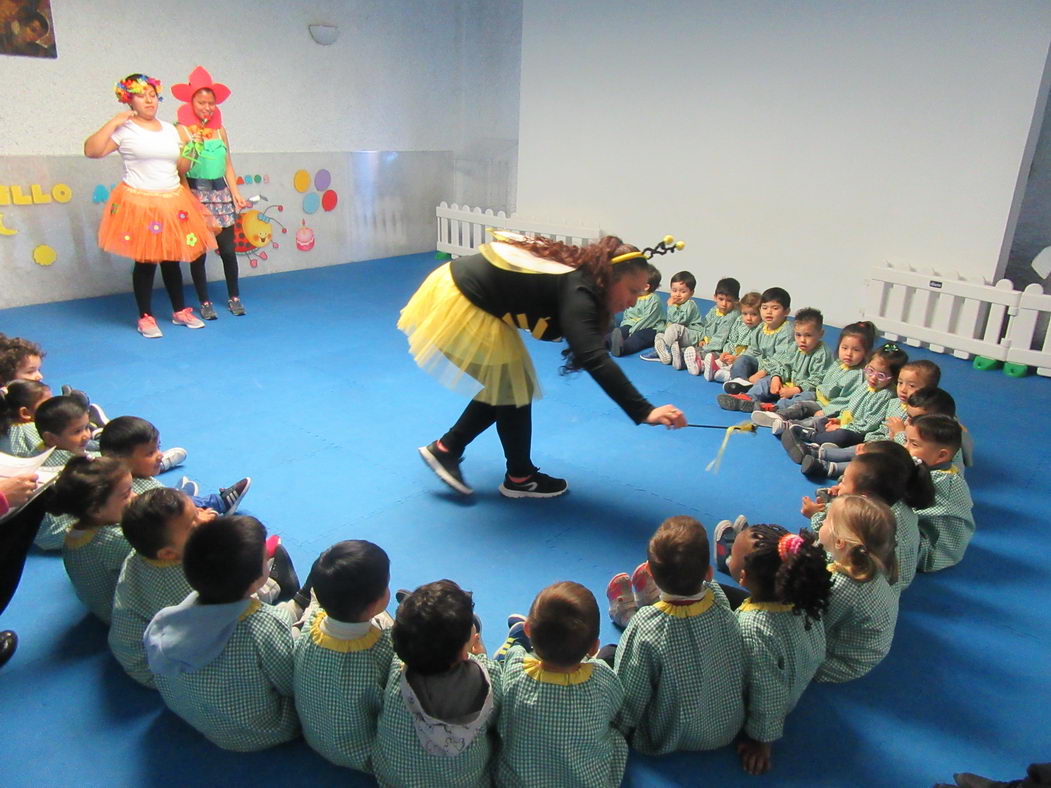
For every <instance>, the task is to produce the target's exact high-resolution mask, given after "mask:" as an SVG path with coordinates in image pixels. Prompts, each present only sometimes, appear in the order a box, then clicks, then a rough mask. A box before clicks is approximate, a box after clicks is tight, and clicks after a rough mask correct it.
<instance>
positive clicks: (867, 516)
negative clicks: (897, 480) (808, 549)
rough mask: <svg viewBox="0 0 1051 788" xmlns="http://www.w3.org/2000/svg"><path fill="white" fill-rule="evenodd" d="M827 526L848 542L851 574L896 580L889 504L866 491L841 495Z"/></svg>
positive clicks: (865, 578)
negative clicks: (871, 496)
mask: <svg viewBox="0 0 1051 788" xmlns="http://www.w3.org/2000/svg"><path fill="white" fill-rule="evenodd" d="M863 456H864V455H863ZM825 526H826V527H831V528H832V533H833V536H834V537H835V538H836V539H839V540H842V541H844V542H846V543H847V544H848V545H849V549H848V550H847V553H846V556H845V564H846V568H847V570H848V571H849V572H850V576H851V577H852V578H854V579H855V580H857V581H859V582H862V583H864V582H867V581H869V580H872V579H873V578H874V577H876V576H877V575H878V574H884V575H886V576H887V582H889V583H892V584H893V583H895V582H897V580H898V561H897V557H896V556H895V550H894V548H895V534H896V532H897V521H896V520H895V518H894V512H892V511H891V510H890V507H889V506H887V504H885V503H884V502H883V501H880V500H878V499H876V498H866V497H865V496H863V495H840V496H838V497H837V498H836V500H834V501H833V502H832V503H831V504H829V507H828V514H827V515H826V517H825Z"/></svg>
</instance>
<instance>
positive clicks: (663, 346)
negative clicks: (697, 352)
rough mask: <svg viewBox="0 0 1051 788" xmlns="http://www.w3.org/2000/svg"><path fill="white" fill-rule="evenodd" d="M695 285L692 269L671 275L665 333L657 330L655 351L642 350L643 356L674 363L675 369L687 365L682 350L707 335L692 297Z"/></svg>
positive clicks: (654, 342)
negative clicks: (644, 351)
mask: <svg viewBox="0 0 1051 788" xmlns="http://www.w3.org/2000/svg"><path fill="white" fill-rule="evenodd" d="M696 289H697V279H696V278H695V277H694V275H693V274H691V273H690V272H689V271H679V272H678V273H677V274H675V276H673V277H672V278H671V292H670V293H669V294H668V316H667V324H666V325H665V327H664V333H663V334H661V333H658V334H657V336H656V337H655V338H654V340H653V353H646V354H643V355H642V356H641V357H640V358H642V359H644V360H645V361H660V362H661V363H662V364H671V365H672V367H674V368H675V369H685V364H684V363H683V355H682V353H683V351H684V350H685V349H686V348H688V347H690V346H691V345H696V344H697V342H698V341H700V339H701V337H702V336H704V323H703V322H702V320H701V310H700V308H699V307H698V306H697V302H696V301H694V300H693V291H694V290H696ZM654 354H656V356H655V357H654Z"/></svg>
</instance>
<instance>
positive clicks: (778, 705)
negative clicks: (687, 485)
mask: <svg viewBox="0 0 1051 788" xmlns="http://www.w3.org/2000/svg"><path fill="white" fill-rule="evenodd" d="M727 566H728V569H729V571H730V576H731V577H733V579H734V580H735V581H736V582H737V583H739V584H740V585H742V586H744V587H745V588H746V589H747V590H748V591H749V593H750V596H749V597H748V599H746V600H745V601H744V602H742V603H741V606H740V607H739V608H737V621H738V623H739V624H740V625H741V635H742V636H743V638H744V650H745V675H744V687H745V706H746V718H745V724H744V728H743V729H742V731H741V734H740V736H739V737H738V741H737V752H738V754H739V755H740V756H741V764H742V766H744V769H745V771H747V772H748V773H749V774H763V773H764V772H766V771H768V770H769V769H770V763H771V748H772V745H773V743H774V742H775V741H776V740H777V739H779V738H781V734H782V732H783V730H784V723H785V717H787V716H788V713H789V712H790V711H792V709H793V708H795V705H796V703H797V702H798V701H799V698H800V696H802V694H803V690H805V689H806V688H807V685H808V684H809V683H810V681H811V679H812V678H813V677H814V674H815V673H816V672H817V670H818V668H819V667H820V666H821V663H822V662H823V661H824V660H825V628H824V627H823V626H821V625H820V622H821V617H822V614H823V613H824V611H825V610H826V609H827V608H828V602H829V592H830V589H831V586H832V579H831V577H830V575H829V572H828V568H827V562H826V558H825V551H824V550H822V549H821V546H820V545H818V543H817V540H816V539H815V538H814V535H813V534H812V533H811V532H810V531H808V530H805V529H804V530H803V531H802V532H801V533H799V534H793V533H789V532H788V531H787V530H786V529H784V528H782V527H781V526H780V525H750V526H746V527H745V528H743V529H742V530H741V531H740V532H739V533H738V534H737V538H736V539H735V540H734V543H733V549H732V550H731V551H730V557H729V560H728V561H727Z"/></svg>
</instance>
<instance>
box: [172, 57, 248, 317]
mask: <svg viewBox="0 0 1051 788" xmlns="http://www.w3.org/2000/svg"><path fill="white" fill-rule="evenodd" d="M172 95H173V96H175V98H177V99H180V100H181V101H184V102H185V103H184V104H183V105H182V106H181V107H179V115H178V121H179V123H178V125H177V126H176V128H177V129H178V130H179V139H180V140H181V141H182V143H183V155H184V156H186V157H187V158H189V159H190V160H191V161H192V162H193V165H192V166H191V167H190V169H189V170H188V171H187V172H186V181H187V183H188V184H189V186H190V191H192V192H193V194H194V196H195V197H196V198H197V199H198V200H200V201H201V203H202V204H203V205H204V206H205V207H206V208H208V210H209V211H211V212H212V216H214V217H215V221H216V222H217V223H218V225H219V227H221V228H222V229H221V230H219V232H218V233H217V234H216V236H215V240H216V241H217V242H218V244H219V257H220V258H222V261H223V274H224V276H225V277H226V293H227V301H226V306H227V308H228V309H229V310H230V311H231V312H232V313H233V314H234V315H238V316H240V315H243V314H244V313H245V308H244V305H243V304H242V303H241V293H240V289H239V288H238V283H237V253H236V251H235V249H234V225H235V224H236V223H237V214H238V213H239V212H240V211H243V210H244V209H245V208H247V207H248V206H249V203H248V201H247V200H246V199H244V198H243V197H242V196H241V193H240V192H239V191H238V190H237V173H236V172H234V165H233V161H232V160H231V158H230V140H229V139H228V138H227V136H226V129H225V128H223V116H222V112H221V111H220V109H219V107H218V105H219V104H221V103H222V102H223V101H225V100H226V98H227V97H228V96H229V95H230V88H228V87H227V86H226V85H223V84H221V83H219V82H215V83H213V82H212V76H211V74H209V73H208V71H207V70H205V69H204V68H203V67H201V66H198V67H197V68H195V69H194V70H193V71H192V72H191V73H190V81H189V84H179V85H172ZM204 259H205V255H204V254H201V256H200V258H198V260H197V261H196V262H194V263H191V264H190V274H191V275H192V276H193V286H194V289H196V291H197V298H198V299H199V300H200V302H201V317H203V318H204V319H205V320H215V319H216V318H217V317H218V315H216V314H215V306H214V305H213V304H212V302H211V300H210V299H209V298H208V277H207V274H206V273H205V269H204Z"/></svg>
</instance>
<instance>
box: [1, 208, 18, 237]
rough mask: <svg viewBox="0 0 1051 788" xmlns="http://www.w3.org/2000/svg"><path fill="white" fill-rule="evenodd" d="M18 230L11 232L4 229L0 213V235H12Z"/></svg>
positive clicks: (8, 228) (2, 217)
mask: <svg viewBox="0 0 1051 788" xmlns="http://www.w3.org/2000/svg"><path fill="white" fill-rule="evenodd" d="M17 232H18V230H12V229H11V228H10V227H4V215H3V214H2V213H0V235H14V234H15V233H17Z"/></svg>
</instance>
